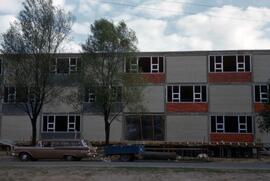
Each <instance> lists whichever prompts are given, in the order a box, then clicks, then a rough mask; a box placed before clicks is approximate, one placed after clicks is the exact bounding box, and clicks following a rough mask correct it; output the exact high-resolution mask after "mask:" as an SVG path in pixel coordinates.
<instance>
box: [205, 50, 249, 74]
mask: <svg viewBox="0 0 270 181" xmlns="http://www.w3.org/2000/svg"><path fill="white" fill-rule="evenodd" d="M218 56H221V63H220V62H218V63H217V62H216V57H218ZM224 56H235V57H236V71H226V73H227V72H228V73H230V72H251V68H252V65H251V55H250V54H220V55H218V54H217V55H209V56H208V64H209V66H208V68H209V72H210V73H211V72H212V73H219V72H224V69H223V67H224V66H223V64H224V60H223V57H224ZM238 56H243V62H242V63H241V62H238ZM246 56H249V66H250V70H249V71H246ZM210 57H214V71H211V65H210V63H211V62H210ZM217 65H218V67H217ZM241 66H242V67H241ZM217 70H220V71H217Z"/></svg>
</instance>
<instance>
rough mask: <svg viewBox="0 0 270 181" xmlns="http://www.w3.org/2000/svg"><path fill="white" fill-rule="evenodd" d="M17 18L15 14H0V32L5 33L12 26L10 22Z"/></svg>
mask: <svg viewBox="0 0 270 181" xmlns="http://www.w3.org/2000/svg"><path fill="white" fill-rule="evenodd" d="M15 20H16V18H15V16H13V15H2V16H0V22H1V26H0V34H2V33H5V32H6V31H7V29H8V28H9V26H10V23H12V22H14V21H15Z"/></svg>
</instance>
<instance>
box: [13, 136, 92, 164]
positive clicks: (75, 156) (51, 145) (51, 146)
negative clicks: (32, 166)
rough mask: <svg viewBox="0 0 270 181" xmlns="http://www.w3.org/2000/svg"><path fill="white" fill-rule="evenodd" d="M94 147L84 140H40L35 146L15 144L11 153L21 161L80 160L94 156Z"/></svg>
mask: <svg viewBox="0 0 270 181" xmlns="http://www.w3.org/2000/svg"><path fill="white" fill-rule="evenodd" d="M95 154H96V148H95V147H93V146H92V145H87V144H86V142H85V141H84V140H40V141H38V143H37V145H36V146H15V147H14V148H13V150H12V155H13V156H17V157H19V159H20V160H22V161H28V160H37V159H65V160H67V161H73V160H81V159H82V158H87V157H91V156H95Z"/></svg>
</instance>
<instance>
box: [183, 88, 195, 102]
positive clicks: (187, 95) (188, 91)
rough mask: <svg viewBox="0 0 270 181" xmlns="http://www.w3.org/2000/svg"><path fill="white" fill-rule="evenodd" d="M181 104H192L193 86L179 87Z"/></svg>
mask: <svg viewBox="0 0 270 181" xmlns="http://www.w3.org/2000/svg"><path fill="white" fill-rule="evenodd" d="M180 93H181V102H193V86H181V90H180Z"/></svg>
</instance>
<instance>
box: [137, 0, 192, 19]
mask: <svg viewBox="0 0 270 181" xmlns="http://www.w3.org/2000/svg"><path fill="white" fill-rule="evenodd" d="M186 1H187V0H183V1H181V3H177V2H174V1H164V0H150V1H144V2H143V3H141V4H140V5H139V6H137V7H136V8H134V9H133V10H132V12H134V13H135V14H140V15H142V14H143V15H147V16H152V17H154V18H168V17H173V16H179V15H181V14H182V13H183V8H184V3H185V2H186Z"/></svg>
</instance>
